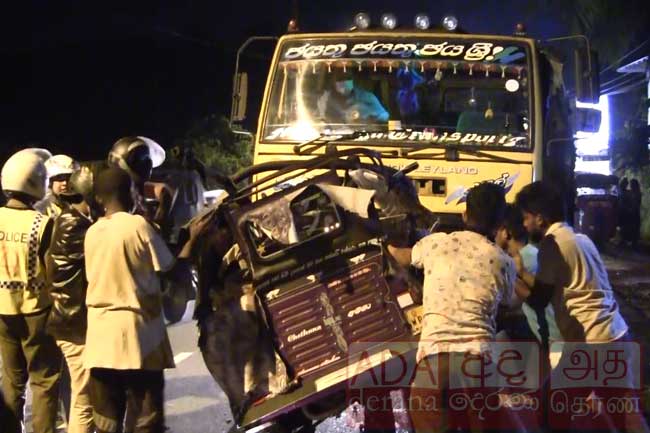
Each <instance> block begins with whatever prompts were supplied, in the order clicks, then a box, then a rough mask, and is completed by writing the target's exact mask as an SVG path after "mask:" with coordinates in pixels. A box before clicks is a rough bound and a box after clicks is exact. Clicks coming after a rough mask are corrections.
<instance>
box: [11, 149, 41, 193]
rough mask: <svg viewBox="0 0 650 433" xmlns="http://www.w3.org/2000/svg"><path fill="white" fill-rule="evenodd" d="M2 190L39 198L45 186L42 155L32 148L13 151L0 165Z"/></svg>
mask: <svg viewBox="0 0 650 433" xmlns="http://www.w3.org/2000/svg"><path fill="white" fill-rule="evenodd" d="M1 176H2V190H3V191H6V192H20V193H23V194H26V195H28V196H30V197H33V198H34V199H36V200H41V199H42V198H43V197H44V196H45V189H46V187H47V169H46V168H45V163H44V162H43V155H41V154H39V153H38V152H35V151H32V149H24V150H21V151H19V152H16V153H14V154H13V155H12V156H11V157H10V158H9V159H8V160H7V162H5V164H4V165H3V166H2V174H1Z"/></svg>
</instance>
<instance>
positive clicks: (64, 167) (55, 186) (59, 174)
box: [34, 154, 79, 218]
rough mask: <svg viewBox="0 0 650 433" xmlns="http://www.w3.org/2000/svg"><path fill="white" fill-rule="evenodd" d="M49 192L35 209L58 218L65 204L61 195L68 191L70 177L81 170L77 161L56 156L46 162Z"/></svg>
mask: <svg viewBox="0 0 650 433" xmlns="http://www.w3.org/2000/svg"><path fill="white" fill-rule="evenodd" d="M45 168H46V169H47V176H48V178H49V182H50V183H49V190H48V192H47V194H45V198H44V199H43V200H41V201H39V202H38V203H36V205H35V206H34V207H35V209H36V210H37V211H39V212H41V213H43V214H45V215H47V216H49V217H52V218H56V217H57V216H59V215H60V214H61V210H62V208H63V204H62V203H61V199H60V197H59V196H60V195H61V194H64V193H65V192H66V191H67V190H68V180H69V179H70V175H72V173H74V171H75V170H77V169H78V168H79V164H78V163H77V161H75V160H74V159H72V158H71V157H69V156H68V155H63V154H60V155H54V156H53V157H51V158H49V159H48V160H47V161H45Z"/></svg>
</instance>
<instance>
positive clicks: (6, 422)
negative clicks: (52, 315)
mask: <svg viewBox="0 0 650 433" xmlns="http://www.w3.org/2000/svg"><path fill="white" fill-rule="evenodd" d="M47 315H48V311H47V310H46V311H43V312H39V313H36V314H30V315H14V316H3V315H0V356H1V357H2V393H3V394H4V402H5V410H4V411H2V412H3V414H2V419H0V425H2V427H3V430H2V431H3V433H4V432H7V433H13V432H18V433H20V432H21V431H22V427H21V426H22V424H23V422H24V420H23V418H24V408H25V389H26V386H27V381H28V379H29V383H30V386H31V389H32V394H33V402H32V413H33V417H32V424H33V427H34V431H36V432H39V433H41V432H42V433H54V432H55V430H56V414H57V408H58V397H59V372H60V370H61V359H62V357H61V351H60V350H59V348H58V347H57V345H56V342H55V341H54V338H52V337H51V336H49V335H48V334H46V333H45V322H46V321H47Z"/></svg>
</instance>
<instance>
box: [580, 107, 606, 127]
mask: <svg viewBox="0 0 650 433" xmlns="http://www.w3.org/2000/svg"><path fill="white" fill-rule="evenodd" d="M601 119H602V113H601V111H600V110H596V109H594V108H582V107H580V108H576V131H583V132H598V131H599V130H600V122H601Z"/></svg>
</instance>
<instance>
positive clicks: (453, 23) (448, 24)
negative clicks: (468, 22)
mask: <svg viewBox="0 0 650 433" xmlns="http://www.w3.org/2000/svg"><path fill="white" fill-rule="evenodd" d="M442 26H443V27H444V28H445V29H447V30H449V31H450V32H453V31H454V30H456V29H457V28H458V18H456V17H455V16H453V15H446V16H445V17H444V18H443V19H442Z"/></svg>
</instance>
